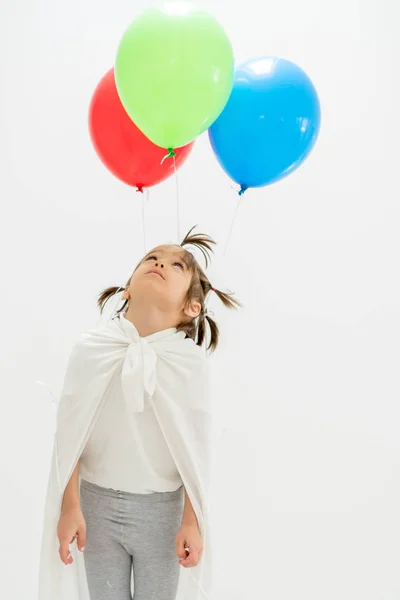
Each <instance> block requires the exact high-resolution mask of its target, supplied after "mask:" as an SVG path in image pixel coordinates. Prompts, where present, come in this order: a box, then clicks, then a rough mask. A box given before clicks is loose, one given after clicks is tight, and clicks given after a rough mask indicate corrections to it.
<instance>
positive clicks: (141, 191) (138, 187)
mask: <svg viewBox="0 0 400 600" xmlns="http://www.w3.org/2000/svg"><path fill="white" fill-rule="evenodd" d="M136 191H137V192H140V193H141V194H143V186H142V185H138V186H137V188H136Z"/></svg>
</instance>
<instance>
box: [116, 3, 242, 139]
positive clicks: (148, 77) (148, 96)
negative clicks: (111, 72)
mask: <svg viewBox="0 0 400 600" xmlns="http://www.w3.org/2000/svg"><path fill="white" fill-rule="evenodd" d="M233 78H234V60H233V51H232V46H231V43H230V41H229V38H228V36H227V35H226V33H225V31H224V29H223V28H222V26H221V25H220V24H219V23H218V21H217V20H216V19H215V18H214V17H213V16H212V15H210V14H209V13H208V12H206V11H204V10H203V9H201V8H198V7H196V6H194V5H192V4H188V3H187V2H168V3H165V4H162V5H160V6H156V7H153V8H150V9H148V10H145V11H144V12H143V13H142V14H141V15H139V17H138V18H137V19H135V20H134V21H133V22H132V23H131V25H130V26H129V27H128V29H127V30H126V31H125V33H124V35H123V37H122V39H121V42H120V44H119V47H118V51H117V57H116V62H115V82H116V86H117V90H118V94H119V97H120V100H121V103H122V105H123V107H124V108H125V110H126V112H127V113H128V115H129V116H130V118H131V119H132V121H133V122H134V123H135V125H137V127H139V129H141V131H142V132H143V133H144V134H145V135H146V136H147V137H148V138H149V139H150V140H151V141H152V142H153V143H154V144H156V145H157V146H161V147H163V148H178V147H180V146H184V145H185V144H188V143H189V142H191V141H193V140H194V139H195V138H196V137H198V136H199V135H200V134H201V133H203V131H206V129H208V128H209V127H210V125H211V124H212V123H213V122H214V121H215V120H216V119H217V117H218V116H219V115H220V113H221V112H222V110H223V108H224V107H225V104H226V103H227V101H228V99H229V95H230V93H231V91H232V86H233Z"/></svg>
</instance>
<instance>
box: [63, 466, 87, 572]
mask: <svg viewBox="0 0 400 600" xmlns="http://www.w3.org/2000/svg"><path fill="white" fill-rule="evenodd" d="M78 488H79V460H78V462H77V464H76V467H75V469H74V470H73V472H72V475H71V477H70V478H69V481H68V483H67V486H66V488H65V491H64V495H63V500H62V504H61V515H60V518H59V521H58V527H57V536H58V540H59V542H60V548H59V554H60V558H61V560H62V561H63V563H65V564H66V565H69V564H71V563H72V562H73V558H72V556H71V553H70V550H69V545H70V544H72V542H73V541H74V539H75V538H77V541H76V542H77V547H78V550H80V551H81V552H83V550H84V548H85V540H86V521H85V517H84V516H83V513H82V509H81V501H80V496H79V489H78Z"/></svg>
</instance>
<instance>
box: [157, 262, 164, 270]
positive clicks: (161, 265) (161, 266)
mask: <svg viewBox="0 0 400 600" xmlns="http://www.w3.org/2000/svg"><path fill="white" fill-rule="evenodd" d="M158 264H160V268H161V269H163V268H164V265H163V264H162V263H158V262H156V267H158Z"/></svg>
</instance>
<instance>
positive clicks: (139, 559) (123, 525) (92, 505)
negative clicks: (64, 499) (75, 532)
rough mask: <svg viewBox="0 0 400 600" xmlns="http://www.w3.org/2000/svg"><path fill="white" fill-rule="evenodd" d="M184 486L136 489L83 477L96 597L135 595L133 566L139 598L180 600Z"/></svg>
mask: <svg viewBox="0 0 400 600" xmlns="http://www.w3.org/2000/svg"><path fill="white" fill-rule="evenodd" d="M183 490H184V488H183V486H181V487H180V488H178V489H177V490H175V491H172V492H154V493H151V494H132V493H130V492H123V491H120V490H113V489H111V488H105V487H101V486H99V485H96V484H94V483H91V482H89V481H86V480H85V479H82V478H81V485H80V497H81V507H82V512H83V515H84V517H85V520H86V544H85V550H84V552H83V556H84V562H85V569H86V576H87V581H88V587H89V594H90V599H91V600H132V594H131V576H132V570H133V592H134V593H133V600H175V598H176V592H177V589H178V582H179V575H180V570H181V569H182V567H181V565H180V564H179V563H178V556H177V555H176V551H175V536H176V534H177V532H178V529H179V526H180V524H181V519H182V512H183V504H184V494H183Z"/></svg>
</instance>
